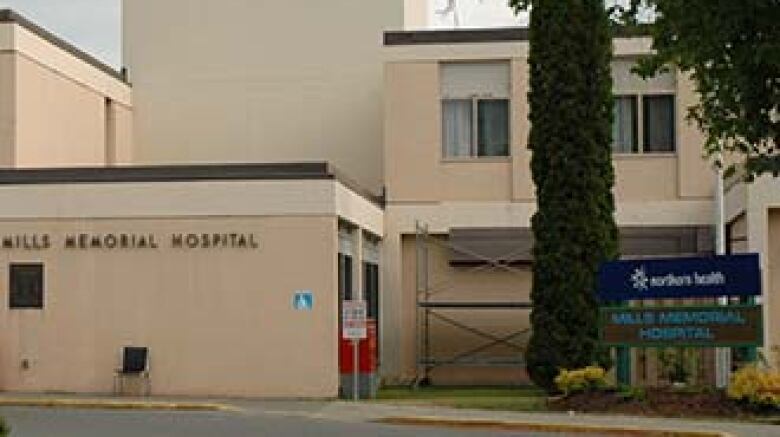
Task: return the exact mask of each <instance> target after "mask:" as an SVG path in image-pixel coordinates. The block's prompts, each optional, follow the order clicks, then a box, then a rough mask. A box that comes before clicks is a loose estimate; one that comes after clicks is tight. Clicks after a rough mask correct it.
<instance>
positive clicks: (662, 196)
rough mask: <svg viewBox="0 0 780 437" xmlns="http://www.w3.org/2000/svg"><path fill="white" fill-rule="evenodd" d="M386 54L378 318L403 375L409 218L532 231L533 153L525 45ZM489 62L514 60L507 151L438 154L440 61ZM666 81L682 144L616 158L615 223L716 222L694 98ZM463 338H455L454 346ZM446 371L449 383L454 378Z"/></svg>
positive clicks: (621, 51)
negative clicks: (690, 111)
mask: <svg viewBox="0 0 780 437" xmlns="http://www.w3.org/2000/svg"><path fill="white" fill-rule="evenodd" d="M614 47H615V55H616V57H618V58H621V59H631V58H633V57H636V56H639V55H643V54H648V53H649V52H650V48H651V47H650V40H649V39H647V38H621V39H617V40H615V44H614ZM385 55H386V57H387V63H386V65H385V92H386V96H385V99H386V100H385V103H386V105H385V143H384V147H385V148H384V160H385V161H384V166H385V184H386V187H387V202H388V203H387V206H386V217H385V223H386V232H385V240H384V249H385V257H384V263H385V272H386V273H385V276H384V282H383V285H384V287H385V290H388V291H389V292H387V293H385V294H384V296H383V299H384V300H383V304H384V305H385V312H386V313H387V314H388V316H387V317H385V318H384V319H383V348H384V350H385V351H386V358H385V359H384V361H383V364H385V369H384V370H385V373H386V374H387V375H388V376H390V377H394V376H400V377H406V376H408V375H407V373H408V372H409V369H410V367H409V366H410V364H409V363H410V362H411V361H413V354H414V353H415V351H414V349H413V348H412V347H413V339H414V335H415V334H414V333H413V332H407V331H405V330H406V329H407V328H406V327H408V326H412V325H413V324H412V325H410V320H409V317H410V316H409V315H408V314H409V313H410V311H412V307H410V305H412V303H410V302H413V301H411V300H410V299H412V298H413V294H409V293H410V292H409V290H410V287H411V286H413V281H414V271H415V270H414V261H413V260H414V252H413V251H411V252H410V250H409V247H408V246H409V243H408V241H409V239H410V238H411V239H412V241H413V238H412V237H413V235H414V233H415V223H416V222H419V223H421V224H423V225H426V226H428V227H429V229H430V232H432V233H439V234H446V233H448V232H449V230H450V229H451V228H454V227H520V228H528V227H529V226H530V220H531V217H532V216H533V214H534V212H535V210H536V205H535V201H534V196H535V193H534V185H533V182H532V179H531V169H530V162H531V152H530V151H529V150H528V148H527V141H528V139H527V137H528V131H529V125H528V111H529V108H528V101H527V98H526V97H527V93H528V91H529V89H528V86H529V85H528V65H527V56H528V45H527V43H526V42H518V41H515V42H501V43H489V44H477V43H474V44H450V45H437V44H421V45H402V46H391V47H386V48H385ZM485 60H508V61H510V62H511V71H512V81H511V96H512V101H511V120H512V125H511V126H510V135H511V140H510V141H511V155H512V156H511V157H509V158H499V159H494V158H491V159H462V160H458V161H450V160H444V159H442V153H441V148H442V145H441V119H440V117H441V103H440V85H439V80H440V73H439V63H440V62H445V61H485ZM671 82H672V83H673V85H671V86H672V87H676V89H675V91H676V96H677V97H676V113H677V114H676V115H677V120H676V131H677V149H678V150H677V152H676V153H674V154H654V155H650V154H648V155H615V156H614V165H615V174H616V184H615V190H614V192H615V199H616V213H615V217H616V220H617V222H618V224H619V225H620V226H626V227H628V226H630V227H643V226H654V227H663V226H704V225H709V224H712V222H713V220H714V204H713V199H712V194H713V185H714V176H713V174H712V171H711V170H710V168H709V164H708V163H707V162H706V161H705V160H704V159H703V158H702V145H703V142H704V139H703V136H702V134H701V132H699V131H698V129H696V127H695V126H692V125H690V124H689V123H688V121H687V120H685V114H686V110H685V108H687V106H689V105H691V104H693V103H694V102H695V98H696V96H695V92H694V89H693V87H692V84H691V83H690V81H689V80H688V78H687V77H684V76H682V75H679V74H678V75H677V76H676V77H674V78H672V81H671ZM654 86H660V84H659V85H656V82H652V83H649V84H645V85H644V86H643V89H644V90H645V91H648V90H649V91H653V90H655V89H654V88H653V87H654ZM664 86H668V85H664ZM624 91H625V90H624ZM655 91H657V92H667V91H669V90H668V89H667V88H659V89H657V90H655ZM443 275H444V276H445V277H449V278H450V279H454V278H455V277H456V276H457V275H456V274H455V272H446V271H445V272H443ZM410 281H412V282H410ZM529 281H530V279H529ZM410 284H411V285H410ZM393 290H403V294H402V295H401V296H398V295H396V294H394V293H392V291H393ZM410 296H412V297H410ZM396 314H398V315H396ZM456 340H457V341H456ZM462 340H463V339H454V340H453V341H452V342H451V344H454V343H456V342H458V341H462ZM471 340H473V339H469V340H466V341H465V342H464V343H461V344H468V342H469V341H471ZM397 357H398V358H397ZM472 375H475V374H472ZM449 377H450V378H451V380H453V381H454V380H457V377H458V375H449ZM480 378H481V379H482V380H483V381H484V380H489V379H490V378H489V376H486V375H480V376H479V377H474V378H472V379H471V381H464V380H459V382H477V380H478V379H480ZM486 378H487V379H486Z"/></svg>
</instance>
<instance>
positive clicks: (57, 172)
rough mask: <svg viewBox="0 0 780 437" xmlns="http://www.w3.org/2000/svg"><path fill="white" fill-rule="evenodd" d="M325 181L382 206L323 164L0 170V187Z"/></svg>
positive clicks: (379, 199) (362, 189)
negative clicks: (339, 185)
mask: <svg viewBox="0 0 780 437" xmlns="http://www.w3.org/2000/svg"><path fill="white" fill-rule="evenodd" d="M327 179H330V180H336V181H338V182H340V183H341V184H343V185H344V186H345V187H347V188H349V189H350V190H352V191H354V192H355V193H357V194H359V195H360V196H362V197H364V198H365V199H367V200H369V201H371V202H372V203H375V204H377V205H379V206H382V205H383V203H384V202H383V199H381V198H380V197H378V196H376V195H374V194H373V193H371V192H369V191H368V190H366V189H364V188H362V187H361V186H359V185H358V184H357V183H355V182H354V181H353V180H351V179H349V178H348V177H346V176H344V175H343V174H342V173H341V172H340V171H338V170H337V169H336V168H334V167H333V166H332V165H330V164H329V163H327V162H296V163H259V164H243V163H242V164H175V165H146V166H116V167H58V168H6V169H0V186H8V185H40V184H89V183H131V182H194V181H257V180H327Z"/></svg>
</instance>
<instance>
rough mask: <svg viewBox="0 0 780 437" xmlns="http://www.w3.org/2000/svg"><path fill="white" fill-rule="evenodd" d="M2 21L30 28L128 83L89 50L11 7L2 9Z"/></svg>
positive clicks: (0, 12)
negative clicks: (68, 40) (52, 31)
mask: <svg viewBox="0 0 780 437" xmlns="http://www.w3.org/2000/svg"><path fill="white" fill-rule="evenodd" d="M0 23H15V24H18V25H20V26H22V27H24V28H25V29H27V30H29V31H30V32H32V33H34V34H35V35H38V36H39V37H40V38H42V39H44V40H46V41H48V42H49V43H51V44H53V45H55V46H57V47H59V48H60V49H62V50H64V51H66V52H68V53H70V54H71V55H73V56H75V57H77V58H79V59H80V60H82V61H84V62H86V63H87V64H89V65H91V66H93V67H95V68H97V69H98V70H100V71H102V72H104V73H106V74H108V75H109V76H111V77H113V78H115V79H117V80H120V81H122V82H125V83H127V78H126V77H125V76H124V75H123V74H122V73H121V72H119V71H117V70H115V69H114V68H113V67H111V66H109V65H107V64H105V63H103V62H101V61H99V60H98V59H97V58H95V57H94V56H92V55H90V54H88V53H87V52H85V51H83V50H81V49H79V48H78V47H76V46H74V45H73V44H71V43H69V42H67V41H65V40H64V39H62V38H60V37H58V36H57V35H55V34H53V33H51V32H49V31H48V30H46V29H44V28H43V27H41V26H39V25H37V24H35V23H33V22H32V21H30V20H28V19H27V18H25V17H24V16H22V15H20V14H18V13H16V12H14V11H13V10H11V9H0Z"/></svg>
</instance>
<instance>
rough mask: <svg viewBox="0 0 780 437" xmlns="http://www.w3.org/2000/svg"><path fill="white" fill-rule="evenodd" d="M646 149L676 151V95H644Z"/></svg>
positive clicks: (650, 151)
mask: <svg viewBox="0 0 780 437" xmlns="http://www.w3.org/2000/svg"><path fill="white" fill-rule="evenodd" d="M642 103H643V112H644V132H645V134H644V151H645V152H647V153H653V152H661V153H664V152H666V153H668V152H674V151H675V144H674V143H675V141H674V96H671V95H661V96H644V97H643V98H642Z"/></svg>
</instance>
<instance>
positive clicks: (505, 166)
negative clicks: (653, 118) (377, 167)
mask: <svg viewBox="0 0 780 437" xmlns="http://www.w3.org/2000/svg"><path fill="white" fill-rule="evenodd" d="M637 41H640V42H641V41H644V40H642V39H638V40H637ZM630 42H633V41H632V40H619V41H617V42H616V55H618V56H621V57H625V56H627V55H631V54H635V53H636V52H640V53H641V52H643V51H646V48H645V47H639V46H637V44H636V43H635V44H633V45H632V44H629V43H630ZM436 48H438V52H436V51H435V50H436ZM386 53H387V56H388V58H389V59H390V61H389V62H388V63H387V64H386V66H385V92H386V105H385V150H384V156H385V183H386V185H387V194H388V200H389V202H391V203H404V202H441V201H444V202H446V201H464V202H469V201H529V202H532V201H533V196H534V188H533V182H532V180H531V172H530V161H531V153H530V152H529V151H528V149H527V137H528V131H529V128H530V127H529V124H528V102H527V98H526V96H527V92H528V67H527V62H526V58H525V57H524V56H525V53H524V50H522V46H521V45H520V44H519V43H515V44H514V45H513V44H508V43H496V44H485V45H484V47H479V46H471V45H465V47H464V46H461V45H449V46H433V48H432V47H430V46H426V47H421V48H418V47H417V46H414V47H391V48H388V49H387V50H386ZM415 56H416V57H415ZM426 56H435V57H437V58H438V59H436V58H434V59H430V58H427V59H426ZM492 59H499V60H502V59H503V60H510V61H511V64H512V73H513V77H512V83H511V85H512V101H511V111H512V118H511V120H512V124H511V126H510V135H511V150H512V156H511V157H509V158H504V159H500V158H499V159H495V158H490V159H485V158H476V159H460V160H458V161H457V163H453V162H452V161H451V160H445V159H443V158H442V151H441V147H442V146H441V97H440V86H439V62H440V61H451V60H492ZM676 83H677V90H676V96H677V98H676V105H677V108H676V116H677V117H676V119H677V122H676V123H677V125H676V132H677V153H674V154H646V155H629V154H620V155H615V159H614V165H615V174H616V183H615V197H616V201H617V202H643V201H679V200H694V199H711V198H712V194H713V186H714V174H713V171H712V170H711V167H710V166H709V164H708V162H707V161H706V160H705V159H704V158H703V157H702V155H703V151H702V147H703V144H704V136H703V134H702V133H701V132H700V131H699V130H698V128H697V127H696V126H695V125H693V124H691V123H690V122H689V121H688V120H686V114H687V109H686V108H687V107H689V106H691V105H692V104H694V103H695V101H696V100H695V99H696V95H695V90H694V87H693V84H692V83H691V81H690V80H689V79H688V78H687V77H686V76H684V75H682V74H679V75H678V77H677V80H676ZM663 90H664V91H665V89H663ZM659 91H661V89H659Z"/></svg>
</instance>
